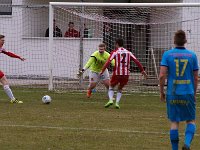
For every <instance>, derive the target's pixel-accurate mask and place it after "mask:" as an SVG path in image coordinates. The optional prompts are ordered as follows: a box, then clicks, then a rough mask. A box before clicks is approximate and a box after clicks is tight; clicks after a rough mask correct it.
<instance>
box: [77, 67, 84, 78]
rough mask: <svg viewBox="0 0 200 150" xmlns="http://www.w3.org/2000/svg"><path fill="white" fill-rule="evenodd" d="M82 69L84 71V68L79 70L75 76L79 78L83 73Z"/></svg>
mask: <svg viewBox="0 0 200 150" xmlns="http://www.w3.org/2000/svg"><path fill="white" fill-rule="evenodd" d="M84 71H85V70H84V69H82V70H79V71H78V73H77V77H78V78H80V77H81V76H82V75H83V73H84Z"/></svg>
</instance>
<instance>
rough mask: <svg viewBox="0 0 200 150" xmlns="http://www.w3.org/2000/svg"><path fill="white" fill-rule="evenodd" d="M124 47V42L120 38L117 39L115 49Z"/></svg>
mask: <svg viewBox="0 0 200 150" xmlns="http://www.w3.org/2000/svg"><path fill="white" fill-rule="evenodd" d="M123 46H124V40H123V39H121V38H119V39H116V41H115V47H116V48H119V47H123Z"/></svg>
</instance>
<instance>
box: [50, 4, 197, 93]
mask: <svg viewBox="0 0 200 150" xmlns="http://www.w3.org/2000/svg"><path fill="white" fill-rule="evenodd" d="M198 12H199V14H200V3H76V2H50V3H49V48H48V49H49V59H48V60H49V90H59V89H63V90H66V89H73V90H76V89H84V88H85V87H86V86H87V83H88V78H87V75H88V74H87V73H86V74H85V76H84V77H83V79H82V80H81V81H80V80H78V79H77V77H76V72H77V71H78V69H81V68H82V67H83V65H84V63H85V62H86V61H87V59H88V58H89V56H90V55H91V54H92V52H94V51H95V50H96V48H97V46H98V43H100V42H105V43H106V44H107V48H108V51H109V52H110V51H111V50H112V49H113V48H114V40H115V38H118V37H120V38H124V40H125V43H126V44H125V46H126V48H127V49H129V50H130V51H132V52H133V53H134V54H135V55H136V57H137V58H138V59H139V61H141V63H142V64H143V66H144V67H145V70H146V71H147V73H148V74H149V79H148V80H147V81H144V80H140V77H139V72H138V70H137V67H136V66H135V65H134V64H132V66H131V70H130V71H131V77H130V79H131V81H133V82H131V83H130V84H129V86H128V88H127V89H129V90H130V91H152V90H155V89H156V90H157V85H158V83H157V82H158V73H159V71H158V67H159V63H160V60H161V56H162V54H163V52H164V50H167V49H169V48H170V47H173V35H174V32H175V31H177V30H178V29H183V30H185V32H186V34H187V37H188V45H187V47H188V48H190V49H192V50H194V51H196V52H197V54H198V55H199V48H200V43H199V42H198V41H199V36H200V35H199V34H198V31H199V30H200V28H199V27H198V23H200V15H199V14H198ZM53 20H56V22H58V23H57V24H58V25H59V26H60V27H61V26H65V27H63V28H62V29H64V30H65V31H66V30H67V28H68V27H67V25H68V22H73V23H74V24H75V28H76V30H79V32H80V37H78V38H74V37H73V38H72V37H65V40H63V41H62V40H61V39H60V41H58V40H57V38H54V37H53V36H54V35H53V32H54V27H53ZM85 25H86V26H87V29H90V32H91V33H90V34H92V35H90V36H91V37H90V36H87V37H85V35H84V34H85V33H84V28H85ZM107 28H109V29H108V30H109V33H107V32H106V31H107ZM91 29H92V30H91ZM88 31H89V30H88ZM188 31H190V32H188ZM87 33H88V35H89V32H87ZM63 34H64V32H63ZM63 38H64V37H63ZM61 41H62V42H61ZM55 49H58V51H59V52H58V51H57V50H55ZM60 50H61V51H65V53H62V54H59V55H60V56H58V55H57V53H61V52H60ZM66 53H68V54H66ZM55 55H56V56H55ZM64 55H65V56H64ZM55 57H57V58H55ZM65 59H68V60H65ZM56 60H57V61H59V62H60V63H61V64H60V65H57V66H55V62H56ZM64 64H65V65H64ZM56 67H61V68H63V70H65V71H63V70H62V71H63V72H64V73H61V74H60V73H59V69H57V68H56ZM110 71H111V70H110ZM100 88H102V89H104V88H103V87H100Z"/></svg>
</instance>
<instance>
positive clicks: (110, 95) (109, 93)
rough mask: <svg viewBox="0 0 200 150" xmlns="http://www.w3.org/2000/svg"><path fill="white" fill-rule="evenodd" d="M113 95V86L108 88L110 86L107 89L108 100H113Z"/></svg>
mask: <svg viewBox="0 0 200 150" xmlns="http://www.w3.org/2000/svg"><path fill="white" fill-rule="evenodd" d="M113 96H114V91H113V88H110V87H109V90H108V97H109V100H113Z"/></svg>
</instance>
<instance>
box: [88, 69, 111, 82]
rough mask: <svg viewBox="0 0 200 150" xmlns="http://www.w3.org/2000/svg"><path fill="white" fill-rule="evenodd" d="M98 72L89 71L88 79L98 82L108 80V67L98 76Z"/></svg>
mask: <svg viewBox="0 0 200 150" xmlns="http://www.w3.org/2000/svg"><path fill="white" fill-rule="evenodd" d="M99 74H100V73H98V72H93V71H90V73H89V80H90V82H99V81H104V80H110V76H109V72H108V69H106V70H105V71H104V72H103V74H102V75H101V76H99Z"/></svg>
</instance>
